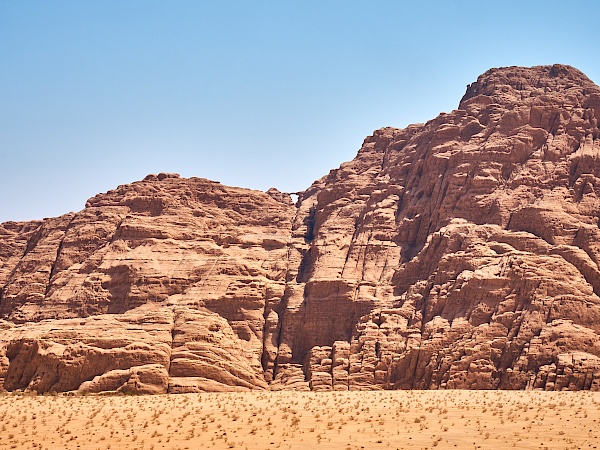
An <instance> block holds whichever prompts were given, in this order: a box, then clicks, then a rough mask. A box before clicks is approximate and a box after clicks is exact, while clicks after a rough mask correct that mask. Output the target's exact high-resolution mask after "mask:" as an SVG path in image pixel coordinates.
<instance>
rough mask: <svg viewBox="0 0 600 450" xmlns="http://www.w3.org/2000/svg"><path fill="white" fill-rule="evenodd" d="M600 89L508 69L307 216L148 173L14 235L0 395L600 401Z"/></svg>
mask: <svg viewBox="0 0 600 450" xmlns="http://www.w3.org/2000/svg"><path fill="white" fill-rule="evenodd" d="M599 121H600V88H598V86H596V85H595V84H594V83H592V82H591V81H590V80H589V79H587V78H586V77H585V75H583V74H582V73H581V72H579V71H577V70H576V69H573V68H571V67H568V66H561V65H554V66H540V67H533V68H519V67H508V68H502V69H492V70H490V71H488V72H486V73H485V74H483V75H481V76H480V77H479V79H478V80H477V81H476V82H475V83H473V84H472V85H470V86H469V87H468V88H467V92H466V94H465V96H464V97H463V99H462V100H461V102H460V105H459V107H458V109H457V110H455V111H452V112H451V113H448V114H445V113H443V114H440V115H439V116H438V117H437V118H435V119H433V120H431V121H429V122H428V123H426V124H420V125H411V126H409V127H407V128H405V129H395V128H384V129H381V130H377V131H376V132H375V133H374V134H373V135H372V136H370V137H368V138H367V139H366V140H365V142H364V143H363V146H362V148H361V149H360V150H359V152H358V154H357V156H356V158H355V159H354V160H352V161H350V162H347V163H344V164H342V165H341V166H340V167H339V168H338V169H336V170H332V171H331V172H330V173H329V174H328V175H327V176H325V177H323V178H322V179H320V180H318V181H316V182H315V183H314V184H313V185H312V186H311V187H309V188H308V189H307V190H306V191H304V192H302V193H299V199H298V201H297V203H296V204H293V203H292V200H291V198H290V196H289V195H288V194H285V193H281V192H279V191H277V190H276V189H270V190H269V191H268V192H266V193H264V192H259V191H251V190H247V189H241V188H233V187H226V186H223V185H221V184H219V183H216V182H212V181H208V180H204V179H199V178H191V179H182V178H179V177H178V176H177V175H173V174H159V175H149V176H148V177H146V179H144V180H143V181H140V182H135V183H132V184H129V185H124V186H119V187H118V188H117V189H115V190H114V191H110V192H108V193H105V194H99V195H97V196H96V197H94V198H92V199H90V200H89V201H88V202H87V204H86V208H85V209H84V210H82V211H81V212H79V213H71V214H67V215H64V216H61V217H58V218H52V219H45V220H43V221H34V222H27V223H14V222H8V223H4V224H2V225H0V237H1V239H0V286H2V288H1V290H0V319H1V320H0V330H1V331H0V385H1V386H2V387H3V388H4V389H6V390H17V389H24V390H32V391H37V392H47V391H74V390H79V391H82V392H104V391H118V392H125V393H136V392H137V393H159V392H198V391H219V390H247V389H274V390H275V389H277V390H279V389H297V390H308V389H312V390H347V389H413V388H418V389H444V388H467V389H546V390H559V389H593V390H600V297H599V296H598V295H599V294H600V269H599V266H598V262H599V259H600V244H599V242H600V229H599V221H600V197H599V196H600V129H599V128H598V123H599Z"/></svg>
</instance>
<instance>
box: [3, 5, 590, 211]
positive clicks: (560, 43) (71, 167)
mask: <svg viewBox="0 0 600 450" xmlns="http://www.w3.org/2000/svg"><path fill="white" fill-rule="evenodd" d="M599 10H600V2H598V1H597V0H595V1H592V0H590V1H577V0H571V1H568V2H567V1H548V0H545V1H523V0H521V1H502V2H484V1H448V0H443V1H419V2H417V1H362V2H358V1H351V0H344V1H327V0H318V1H307V0H302V1H300V0H298V1H285V0H273V1H260V0H253V1H247V0H244V1H216V0H215V1H200V0H195V1H184V0H178V1H167V0H164V1H151V0H140V1H133V0H130V1H128V0H77V1H75V0H74V1H60V0H53V1H47V0H43V1H30V0H0V164H1V166H0V167H1V168H2V171H1V175H0V222H3V221H6V220H29V219H41V218H43V217H52V216H57V215H60V214H64V213H67V212H69V211H78V210H80V209H82V208H83V207H84V204H85V201H86V199H87V198H89V197H91V196H93V195H95V194H96V193H98V192H104V191H107V190H109V189H112V188H114V187H116V186H117V185H119V184H125V183H129V182H132V181H135V180H139V179H142V178H143V177H144V176H145V175H147V174H148V173H158V172H161V171H165V172H177V173H180V174H181V175H182V176H186V177H190V176H198V177H205V178H209V179H213V180H217V181H221V182H222V183H224V184H229V185H236V186H244V187H249V188H254V189H261V190H266V189H268V188H269V187H277V188H279V189H280V190H282V191H297V190H302V189H305V188H307V187H308V186H309V185H310V184H311V182H312V181H314V180H315V179H317V178H320V177H321V176H323V175H325V174H326V173H327V172H328V171H329V170H330V169H332V168H335V167H337V166H338V165H339V164H341V163H342V162H344V161H347V160H350V159H352V158H353V157H354V155H355V154H356V151H357V150H358V148H359V147H360V145H361V143H362V140H363V139H364V137H365V136H367V135H369V134H371V133H372V131H373V130H375V129H377V128H380V127H384V126H396V127H403V126H406V125H408V124H409V123H416V122H424V121H427V120H429V119H431V118H433V117H435V116H436V115H437V114H439V113H440V112H442V111H445V112H448V111H451V110H452V109H454V108H456V106H457V105H458V101H459V100H460V98H461V96H462V95H463V93H464V91H465V87H466V85H467V84H468V83H471V82H473V81H475V79H476V78H477V76H478V75H479V74H481V73H483V72H484V71H485V70H487V69H489V68H491V67H499V66H507V65H524V66H532V65H539V64H553V63H564V64H570V65H573V66H575V67H577V68H579V69H580V70H582V71H583V72H584V73H586V74H587V75H588V76H589V77H590V78H591V79H592V80H594V81H595V82H596V83H600V26H599V24H598V12H599Z"/></svg>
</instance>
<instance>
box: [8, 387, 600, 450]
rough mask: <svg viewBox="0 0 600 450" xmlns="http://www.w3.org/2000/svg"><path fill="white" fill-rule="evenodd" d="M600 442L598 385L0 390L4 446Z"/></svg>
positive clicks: (557, 445) (554, 445)
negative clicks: (120, 392) (558, 388)
mask: <svg viewBox="0 0 600 450" xmlns="http://www.w3.org/2000/svg"><path fill="white" fill-rule="evenodd" d="M434 447H435V448H436V449H438V448H459V449H465V448H472V449H477V448H482V449H500V448H504V447H514V448H518V449H528V448H532V449H533V448H535V449H544V448H547V449H576V448H598V447H600V393H592V392H531V391H528V392H523V391H519V392H515V391H508V392H507V391H378V392H326V393H312V392H308V393H299V392H249V393H206V394H185V395H170V396H169V395H161V396H140V397H129V396H67V395H58V396H29V395H17V394H4V395H0V450H3V449H13V448H17V449H18V448H39V449H125V448H127V449H163V448H164V449H199V448H208V449H212V448H215V449H225V448H237V449H246V448H247V449H270V448H282V449H302V450H308V449H312V448H322V449H362V448H364V449H379V448H381V449H390V448H391V449H396V448H397V449H408V448H418V449H431V448H434Z"/></svg>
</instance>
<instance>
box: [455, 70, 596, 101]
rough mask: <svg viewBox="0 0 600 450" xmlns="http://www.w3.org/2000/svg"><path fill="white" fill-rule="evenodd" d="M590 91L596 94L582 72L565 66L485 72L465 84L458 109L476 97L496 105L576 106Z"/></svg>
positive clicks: (593, 86)
mask: <svg viewBox="0 0 600 450" xmlns="http://www.w3.org/2000/svg"><path fill="white" fill-rule="evenodd" d="M593 92H596V93H598V92H600V88H598V86H596V85H595V84H594V82H593V81H591V80H590V79H589V78H588V77H587V76H585V74H583V72H581V71H579V70H577V69H576V68H574V67H571V66H568V65H564V64H554V65H547V66H533V67H518V66H510V67H501V68H494V69H490V70H488V71H487V72H485V73H483V74H482V75H480V76H479V77H478V78H477V81H476V82H474V83H472V84H470V85H468V86H467V91H466V93H465V95H464V96H463V98H462V99H461V101H460V106H459V108H460V109H462V107H463V105H464V104H465V103H466V102H468V101H469V100H471V99H473V98H476V97H479V96H485V97H491V98H492V99H493V100H494V102H495V103H499V104H512V103H516V102H517V103H520V102H524V103H535V102H536V101H537V102H550V103H555V101H556V103H559V104H564V105H573V106H580V105H581V104H582V103H583V101H584V98H585V97H587V96H589V95H590V94H591V93H593ZM553 100H554V101H553Z"/></svg>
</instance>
